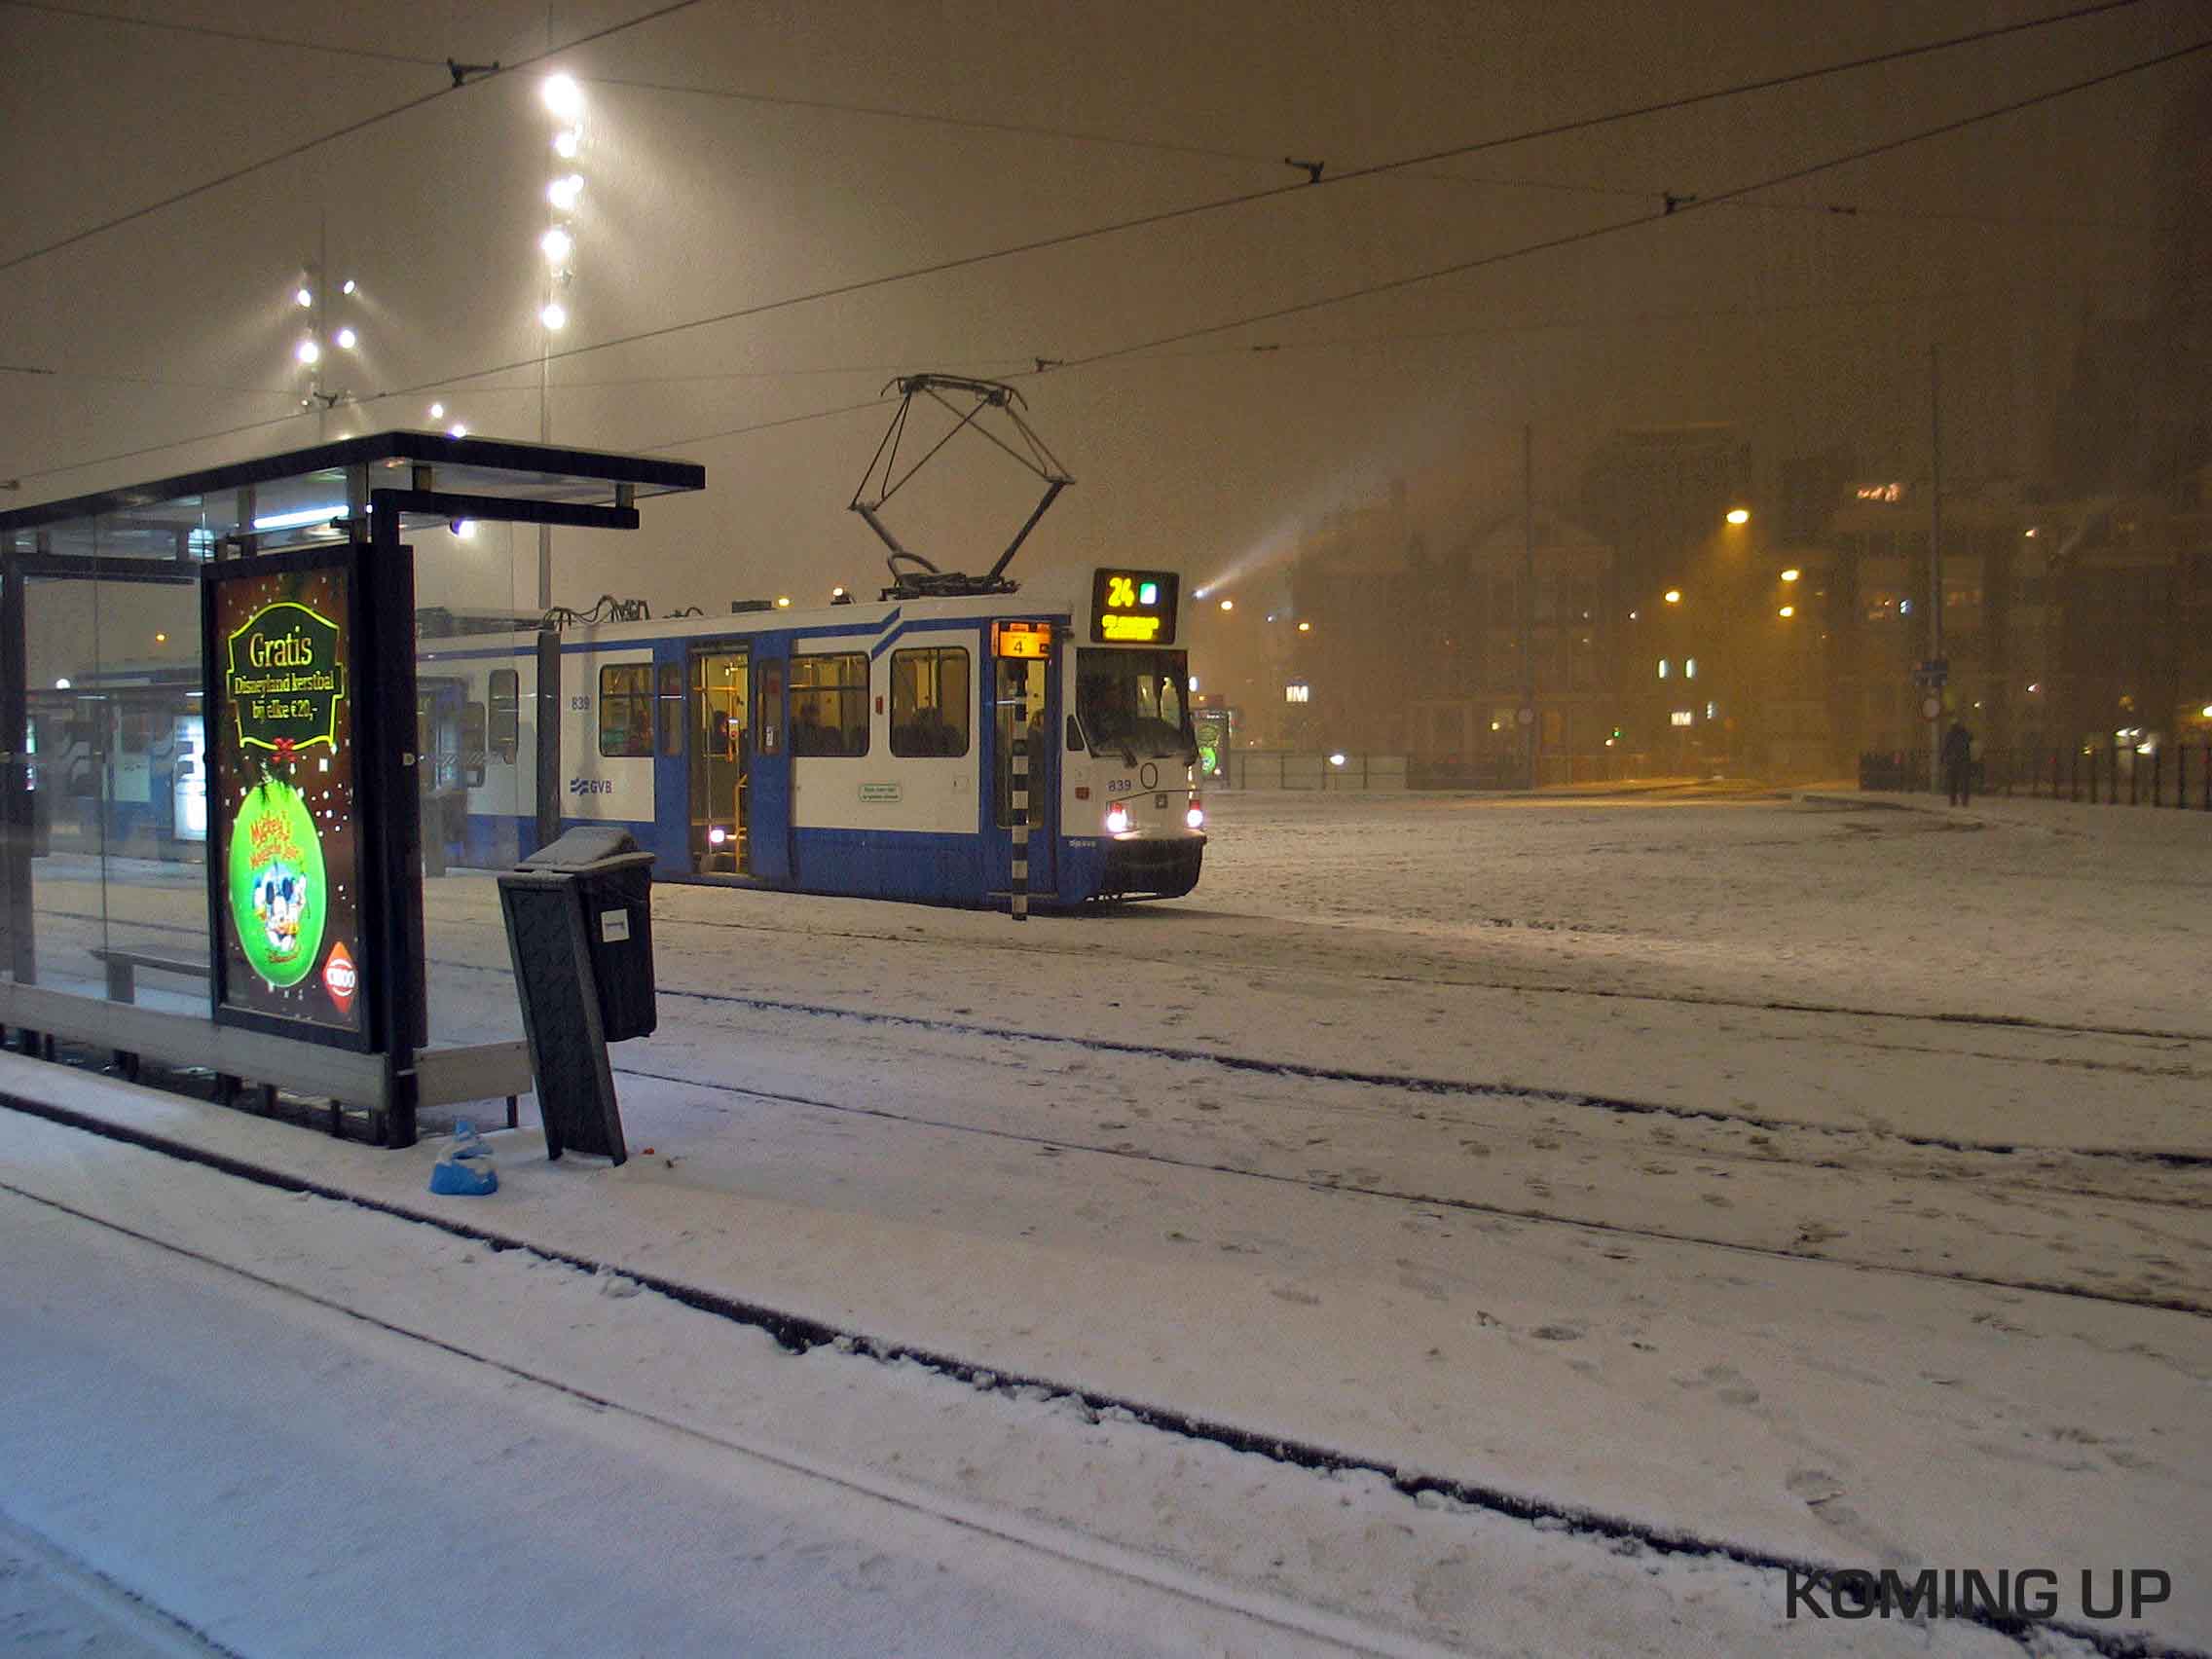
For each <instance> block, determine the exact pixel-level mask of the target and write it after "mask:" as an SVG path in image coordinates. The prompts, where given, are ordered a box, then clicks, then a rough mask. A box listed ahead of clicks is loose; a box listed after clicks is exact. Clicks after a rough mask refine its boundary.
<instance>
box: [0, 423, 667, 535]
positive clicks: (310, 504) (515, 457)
mask: <svg viewBox="0 0 2212 1659" xmlns="http://www.w3.org/2000/svg"><path fill="white" fill-rule="evenodd" d="M425 466H426V467H428V468H430V469H431V471H432V474H433V477H434V479H435V487H436V488H437V489H438V490H439V491H441V492H448V493H453V494H459V495H466V496H472V497H480V498H487V499H488V500H489V501H491V502H492V503H494V505H495V506H496V505H497V503H498V502H503V501H511V502H514V503H516V505H517V512H516V515H515V516H516V517H523V516H526V515H527V510H528V508H527V505H526V504H528V503H559V504H561V505H564V506H601V505H606V504H609V503H613V502H615V501H617V500H622V501H629V502H634V501H636V500H638V499H640V498H644V497H646V496H661V495H670V494H673V493H675V492H677V491H682V490H699V489H704V488H705V487H706V482H707V471H706V468H705V467H703V466H700V465H697V464H696V463H694V462H690V461H664V460H660V459H658V458H655V457H652V456H642V455H626V454H620V453H616V452H612V451H607V450H584V449H574V448H569V447H565V446H560V445H554V444H540V443H529V442H523V441H515V440H509V439H504V438H482V437H461V438H457V437H454V436H453V435H452V434H450V433H447V432H426V431H404V430H402V431H389V432H377V433H372V434H367V435H364V436H361V437H354V438H342V439H339V440H338V441H337V442H335V443H327V444H317V445H315V446H313V448H310V449H297V450H287V451H284V452H283V453H281V454H278V455H269V456H262V457H259V458H257V459H255V460H252V461H230V462H227V463H226V464H224V465H221V466H214V467H209V468H207V469H205V470H204V471H200V472H188V473H181V474H178V475H177V476H174V477H170V478H161V479H155V480H153V481H150V482H148V483H144V484H134V485H129V486H126V487H124V488H121V489H113V490H103V491H99V492H97V493H96V494H93V495H89V496H76V497H71V498H68V499H66V500H57V501H47V502H43V503H41V504H39V505H36V506H28V507H16V508H13V509H10V510H8V511H5V512H0V550H6V551H12V552H18V553H33V552H35V553H38V554H41V555H46V556H52V557H57V558H70V557H80V558H87V559H130V558H153V559H159V560H162V561H164V562H166V563H170V564H175V563H182V562H186V561H199V560H204V559H206V558H208V557H210V556H211V555H212V553H213V551H214V548H215V545H216V543H217V542H218V541H220V540H222V539H223V538H225V537H229V536H237V535H257V536H259V537H261V538H263V540H264V541H267V540H271V539H277V538H282V539H287V540H297V539H304V538H305V537H306V535H307V534H308V528H307V527H310V526H312V525H313V523H314V522H315V521H314V518H313V515H315V514H317V513H320V512H322V511H323V510H324V509H326V508H327V509H330V510H331V516H339V515H343V514H344V513H345V512H346V511H347V503H348V501H349V498H350V485H351V483H352V479H351V478H350V474H351V473H353V472H355V471H356V470H357V471H359V472H360V473H361V474H362V481H363V484H364V486H365V489H369V490H373V489H378V488H382V487H385V486H387V485H389V486H393V487H397V488H407V487H408V486H409V484H410V483H411V481H412V480H413V478H414V475H415V469H416V468H418V467H425ZM395 472H396V473H398V474H399V476H396V477H394V476H390V475H391V474H393V473H395ZM303 515H305V516H303ZM248 516H250V518H251V521H252V522H250V523H248V522H247V518H248ZM477 516H480V517H483V518H487V519H496V518H498V516H499V515H498V512H497V511H496V510H495V511H491V512H484V513H481V514H478V515H477ZM276 520H283V521H288V522H286V523H284V524H281V525H277V524H273V523H272V521H276ZM324 522H327V520H325V521H324ZM423 522H424V523H427V522H429V521H428V520H427V519H424V521H423ZM403 523H404V521H403ZM286 531H290V532H292V533H293V534H292V535H285V534H284V533H285V532H286Z"/></svg>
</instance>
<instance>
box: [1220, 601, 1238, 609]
mask: <svg viewBox="0 0 2212 1659" xmlns="http://www.w3.org/2000/svg"><path fill="white" fill-rule="evenodd" d="M1221 608H1222V609H1224V610H1235V608H1236V601H1235V600H1234V599H1225V600H1223V601H1222V602H1221Z"/></svg>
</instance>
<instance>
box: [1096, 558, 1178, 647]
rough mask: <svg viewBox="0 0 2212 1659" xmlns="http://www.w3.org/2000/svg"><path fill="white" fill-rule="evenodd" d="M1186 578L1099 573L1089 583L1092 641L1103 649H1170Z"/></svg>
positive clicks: (1146, 573)
mask: <svg viewBox="0 0 2212 1659" xmlns="http://www.w3.org/2000/svg"><path fill="white" fill-rule="evenodd" d="M1182 582H1183V578H1182V577H1180V576H1178V575H1177V574H1176V573H1175V572H1174V571H1112V570H1100V571H1093V572H1092V573H1091V579H1090V637H1091V639H1092V640H1094V641H1096V642H1098V643H1099V644H1102V645H1173V644H1174V643H1175V602H1176V599H1177V597H1178V594H1179V591H1180V589H1181V587H1182Z"/></svg>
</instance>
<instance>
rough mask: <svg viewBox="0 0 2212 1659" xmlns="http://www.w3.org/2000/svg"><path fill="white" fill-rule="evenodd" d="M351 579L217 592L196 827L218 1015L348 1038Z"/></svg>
mask: <svg viewBox="0 0 2212 1659" xmlns="http://www.w3.org/2000/svg"><path fill="white" fill-rule="evenodd" d="M349 576H350V571H349V569H348V568H347V567H346V566H343V565H335V566H332V565H325V566H319V567H314V568H307V569H302V568H299V567H298V566H296V565H295V566H294V567H293V568H291V569H278V570H274V571H253V572H251V573H247V572H241V573H240V574H239V575H236V576H231V577H227V578H222V579H219V580H218V581H217V582H216V584H215V589H214V597H213V616H214V625H213V630H212V639H211V641H210V644H211V645H212V648H213V658H212V666H213V669H214V676H215V679H216V682H217V685H216V706H215V708H213V709H212V710H210V711H209V716H208V723H209V727H210V731H209V736H210V738H211V739H212V741H211V743H210V745H209V748H210V750H211V752H212V761H213V764H212V777H211V781H210V784H209V801H208V819H209V825H208V828H209V830H210V833H211V836H212V839H213V842H214V845H213V846H212V847H211V848H210V850H209V865H210V879H211V883H212V885H213V887H214V895H215V907H216V923H217V929H218V938H219V939H220V941H221V950H222V973H221V977H220V978H219V980H218V985H219V1000H218V1006H219V1008H221V1009H224V1010H230V1011H234V1012H240V1013H247V1014H260V1015H264V1016H270V1017H274V1018H276V1019H283V1020H297V1021H303V1022H305V1023H307V1024H310V1025H313V1026H317V1027H321V1028H323V1029H325V1030H329V1031H332V1032H336V1033H343V1034H344V1035H345V1036H346V1037H349V1038H353V1039H358V1038H359V1036H360V1034H361V1032H362V1030H363V1021H364V1010H363V1007H362V1001H361V996H360V989H361V984H362V974H363V966H362V962H361V926H360V920H361V903H360V868H361V860H360V829H359V824H358V821H357V818H356V814H355V768H354V761H355V754H354V743H353V710H352V700H351V695H350V693H351V690H352V671H353V663H352V654H353V653H352V638H351V635H352V622H351V617H352V610H351V605H350V602H351V598H352V596H351V593H350V581H349Z"/></svg>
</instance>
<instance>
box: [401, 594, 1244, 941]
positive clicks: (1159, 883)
mask: <svg viewBox="0 0 2212 1659" xmlns="http://www.w3.org/2000/svg"><path fill="white" fill-rule="evenodd" d="M1179 587H1180V582H1179V578H1178V577H1177V576H1176V575H1175V574H1174V573H1173V572H1169V571H1097V572H1095V573H1094V576H1093V580H1092V583H1091V591H1090V593H1089V595H1088V596H1087V598H1086V599H1085V600H1083V601H1081V602H1078V601H1076V600H1074V599H1073V598H1062V599H1060V600H1057V601H1051V600H1041V599H1038V598H1035V597H1033V596H1031V595H1028V594H1012V593H989V594H973V595H962V596H952V597H921V598H912V597H899V598H886V599H882V600H879V601H876V602H872V603H870V602H865V601H864V602H859V603H851V602H842V601H841V602H839V603H837V604H835V605H831V606H829V607H826V608H821V609H818V610H795V609H777V608H757V609H751V610H745V611H741V612H736V613H733V614H731V615H727V616H696V615H694V616H687V617H683V618H680V619H663V620H660V621H642V622H617V623H610V624H601V625H593V626H586V627H575V628H571V629H568V630H565V631H564V632H563V634H562V636H561V640H560V652H561V682H560V688H559V690H560V702H561V711H562V729H561V745H560V748H561V758H562V766H563V770H564V772H565V773H566V776H565V777H564V778H563V779H562V786H563V787H562V800H563V808H564V809H563V816H562V827H563V828H564V829H568V828H572V827H574V826H576V825H579V824H607V825H618V826H620V827H622V828H623V829H626V830H629V831H630V832H631V833H632V834H633V835H635V836H636V837H637V840H638V843H639V845H640V846H641V847H642V848H644V849H645V850H646V851H649V852H652V853H655V854H657V855H658V856H659V859H660V864H659V866H658V871H657V873H658V874H659V876H660V878H661V879H663V880H671V879H673V880H680V881H681V880H688V881H698V882H726V883H735V884H740V885H750V886H761V887H773V888H788V889H793V890H797V891H803V892H809V893H827V894H844V895H852V896H859V897H869V898H884V899H904V900H917V901H925V902H931V903H955V904H972V905H987V904H989V903H994V902H995V901H996V900H998V899H1001V898H1003V897H1004V896H1005V895H1006V894H1007V892H1008V891H1009V870H1010V863H1011V857H1012V851H1013V830H1012V824H1013V812H1012V800H1011V791H1010V779H1011V776H1012V771H1013V768H1012V764H1011V762H1012V757H1013V745H1014V741H1015V739H1016V738H1017V737H1024V736H1025V737H1026V738H1027V739H1028V750H1029V756H1030V759H1029V779H1030V796H1029V814H1028V816H1029V823H1030V832H1029V838H1028V869H1029V892H1030V894H1031V897H1032V901H1033V902H1034V903H1039V904H1045V905H1051V904H1061V905H1073V904H1079V903H1087V902H1090V901H1095V900H1118V899H1136V898H1178V897H1180V896H1182V895H1183V894H1186V893H1189V892H1190V891H1191V890H1192V888H1193V887H1194V886H1196V885H1197V883H1198V866H1199V861H1200V859H1201V857H1202V855H1203V852H1204V848H1205V842H1206V837H1205V834H1204V830H1203V826H1204V823H1205V813H1204V808H1203V805H1202V803H1201V801H1200V799H1199V795H1198V789H1197V784H1196V770H1195V768H1196V763H1197V757H1198V744H1197V739H1196V737H1195V735H1194V733H1193V729H1192V724H1191V712H1190V705H1189V697H1188V688H1189V685H1190V667H1189V658H1188V654H1187V652H1186V651H1185V650H1183V649H1182V648H1181V647H1179V646H1178V645H1177V644H1176V635H1177V627H1176V624H1177V620H1178V616H1179V605H1178V600H1179V592H1178V590H1179ZM421 653H422V659H421V661H420V662H419V664H418V676H419V679H418V693H419V701H420V703H421V705H422V709H421V713H422V716H423V722H424V736H423V751H424V765H425V767H426V768H427V769H428V772H427V775H426V776H425V778H424V793H425V801H426V803H428V802H429V801H430V799H431V797H432V796H433V795H434V796H435V797H437V808H436V810H434V811H428V812H426V813H425V821H424V835H425V837H426V838H427V837H431V836H442V837H443V839H444V843H445V845H444V849H443V850H444V853H445V857H446V859H447V861H448V862H451V863H466V864H474V865H496V864H500V863H504V862H505V861H506V859H507V858H508V857H511V856H513V855H514V854H515V853H517V852H524V853H527V852H528V851H530V850H531V849H532V847H533V846H534V845H535V815H534V807H535V800H536V775H535V773H536V743H535V734H534V733H533V731H532V730H531V729H530V727H531V721H532V719H533V718H534V713H535V704H536V678H537V674H536V669H537V654H536V653H537V636H536V635H535V634H515V635H506V636H498V637H490V638H487V637H483V636H474V637H463V638H460V639H446V640H436V641H424V642H423V644H422V646H421ZM449 773H450V774H451V775H450V776H449V775H448V774H449ZM463 801H465V810H464V811H463V810H461V807H462V802H463Z"/></svg>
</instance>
